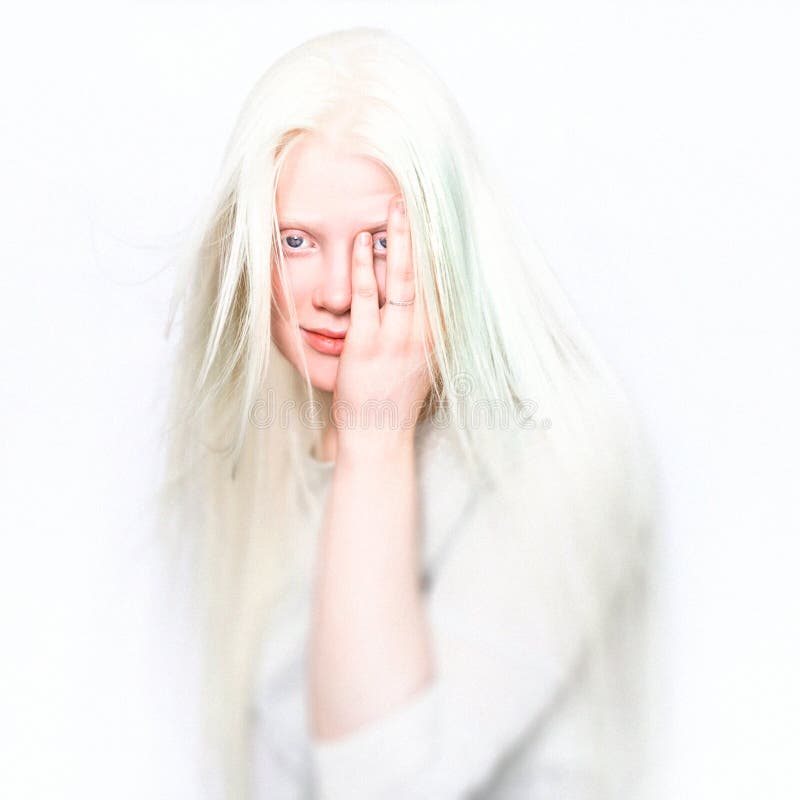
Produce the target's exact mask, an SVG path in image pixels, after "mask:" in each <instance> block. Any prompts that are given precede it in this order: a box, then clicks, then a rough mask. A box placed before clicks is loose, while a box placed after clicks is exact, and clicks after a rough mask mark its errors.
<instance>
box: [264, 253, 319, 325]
mask: <svg viewBox="0 0 800 800" xmlns="http://www.w3.org/2000/svg"><path fill="white" fill-rule="evenodd" d="M286 278H287V280H288V283H289V286H288V291H289V298H291V301H292V302H293V303H294V307H295V310H296V311H297V313H298V314H300V313H301V311H302V309H303V308H304V307H305V305H306V303H307V302H309V301H310V297H311V291H312V288H313V287H312V286H311V285H306V284H307V283H308V281H304V280H303V276H302V274H299V275H298V274H297V273H296V272H295V271H294V270H293V269H292V267H291V265H287V272H286ZM271 283H272V303H273V305H274V306H276V307H277V308H278V309H279V310H280V311H281V313H282V314H284V315H285V316H286V317H287V318H288V316H289V305H290V303H289V298H287V296H286V294H285V293H284V291H283V286H282V285H281V281H280V276H279V275H278V270H277V268H276V267H274V266H273V269H272V280H271Z"/></svg>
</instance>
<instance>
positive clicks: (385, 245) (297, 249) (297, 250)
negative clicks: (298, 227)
mask: <svg viewBox="0 0 800 800" xmlns="http://www.w3.org/2000/svg"><path fill="white" fill-rule="evenodd" d="M285 239H303V240H304V241H308V240H307V239H306V237H305V236H300V235H295V234H287V235H286V236H281V242H282V243H283V242H284V240H285ZM375 241H376V240H375V239H373V253H375V255H378V256H384V255H386V249H387V248H388V242H387V236H386V234H385V233H384V235H383V236H378V238H377V241H378V242H382V243H383V248H384V249H383V250H379V251H377V252H375V248H374V242H375ZM309 249H311V248H308V247H303V248H300V247H289V246H288V245H284V252H286V253H302V252H304V251H305V250H309Z"/></svg>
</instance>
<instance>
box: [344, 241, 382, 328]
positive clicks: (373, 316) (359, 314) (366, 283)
mask: <svg viewBox="0 0 800 800" xmlns="http://www.w3.org/2000/svg"><path fill="white" fill-rule="evenodd" d="M351 279H352V298H351V300H350V328H351V329H353V335H355V336H366V337H369V336H373V335H375V333H376V332H377V331H378V329H379V327H380V317H379V312H378V283H377V281H376V280H375V269H374V267H373V264H372V234H370V233H368V232H367V231H362V232H361V233H359V234H358V236H356V241H355V244H354V245H353V269H352V275H351Z"/></svg>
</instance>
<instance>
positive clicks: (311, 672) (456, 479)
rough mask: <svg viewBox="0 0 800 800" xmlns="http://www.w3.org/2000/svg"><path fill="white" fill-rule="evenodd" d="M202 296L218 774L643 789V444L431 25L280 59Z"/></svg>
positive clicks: (382, 791) (565, 794)
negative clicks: (638, 740)
mask: <svg viewBox="0 0 800 800" xmlns="http://www.w3.org/2000/svg"><path fill="white" fill-rule="evenodd" d="M176 300H177V302H176V306H175V311H174V312H173V313H175V312H177V310H178V308H180V309H181V310H182V315H181V321H182V326H181V338H180V349H179V351H178V358H177V362H176V365H175V386H174V393H173V406H172V412H171V413H172V416H171V419H172V424H171V426H170V428H169V436H170V458H169V462H168V465H169V472H168V475H167V480H166V483H165V490H164V498H165V513H164V517H163V518H164V522H165V525H168V526H169V529H170V530H171V531H173V532H175V533H177V535H178V536H179V537H183V538H184V539H185V540H190V541H191V542H192V543H193V544H194V545H195V547H194V548H193V550H192V553H193V556H194V558H193V561H192V562H191V563H192V564H193V567H194V569H193V574H194V576H195V578H196V581H195V583H194V589H195V596H196V598H197V599H198V606H197V609H198V612H199V614H200V617H201V619H202V622H203V632H204V642H205V644H206V647H205V648H204V654H205V662H204V663H205V665H206V671H205V675H206V676H207V683H206V684H205V687H206V688H205V692H204V696H203V702H204V707H205V710H206V711H207V712H208V713H207V715H206V720H207V726H206V729H207V733H208V734H209V736H208V737H207V741H208V743H209V749H208V753H209V756H211V758H210V759H209V760H208V761H207V763H208V765H209V766H208V771H207V774H208V782H209V787H210V795H213V796H219V797H225V798H245V797H253V798H262V797H263V798H275V799H277V798H282V799H286V800H288V799H289V798H324V800H356V799H357V798H369V800H378V799H380V798H387V799H388V798H392V799H393V800H395V799H396V800H400V798H426V799H430V800H460V799H461V798H467V797H471V798H472V797H481V798H491V800H507V799H508V798H539V797H548V798H550V797H559V798H590V797H591V798H595V797H623V796H624V797H626V798H627V797H631V796H633V795H632V792H633V790H634V776H635V774H636V770H635V766H636V762H635V759H634V754H633V751H632V749H631V743H632V741H633V739H635V728H633V722H634V716H633V715H632V713H631V712H632V710H635V705H636V704H635V702H634V703H631V702H625V703H623V702H622V700H623V697H624V698H625V699H626V700H628V701H630V700H636V696H637V695H636V686H637V683H638V682H637V681H636V680H635V679H636V678H637V677H638V669H639V667H638V662H637V661H636V660H635V658H634V656H635V654H636V651H635V649H634V647H633V644H635V643H636V641H637V638H638V637H637V636H636V635H635V634H637V633H638V632H640V630H641V626H640V624H639V621H638V619H637V616H636V614H633V613H632V612H633V611H635V610H636V608H637V605H636V604H637V603H638V602H640V600H641V588H642V586H643V580H642V579H643V576H644V573H645V567H646V563H647V559H646V553H647V548H646V544H647V538H648V537H647V533H648V530H649V526H650V519H651V515H652V502H651V478H650V475H651V473H650V471H649V467H648V464H649V462H648V458H647V450H646V448H643V447H642V443H641V442H642V439H641V436H640V434H639V432H638V428H637V425H636V422H635V416H634V415H633V414H632V412H631V409H630V408H629V405H628V402H627V400H626V398H625V394H624V392H623V391H622V390H621V389H620V387H619V386H618V384H617V382H616V380H615V379H614V376H613V375H612V373H611V371H610V370H609V369H608V367H607V366H606V365H605V364H604V362H603V360H602V359H601V358H600V356H599V355H598V354H597V352H596V351H595V349H594V347H593V346H592V344H591V342H590V341H589V339H588V337H587V336H586V335H585V334H584V332H583V331H582V329H581V327H580V325H579V323H578V321H577V320H576V318H575V316H574V315H573V313H572V311H571V310H570V308H569V304H568V302H567V301H566V299H565V297H564V295H563V294H562V292H561V291H560V289H559V287H558V285H557V283H556V281H555V280H554V278H553V276H552V275H551V274H550V272H549V271H548V269H547V267H546V266H545V265H544V263H543V262H542V260H541V258H539V257H538V256H537V255H536V251H535V249H534V245H533V243H532V242H531V241H530V240H529V239H528V237H527V235H526V232H525V229H524V227H523V226H522V225H520V224H519V222H517V221H516V219H515V217H514V215H513V213H512V210H511V209H510V208H509V207H508V206H507V205H506V204H504V203H503V202H501V200H500V199H499V197H498V196H497V194H496V193H494V192H493V190H492V189H491V188H490V185H489V182H488V181H487V178H486V176H485V174H484V172H483V170H482V169H481V167H480V165H479V163H478V161H477V160H476V155H475V152H474V147H473V146H472V144H471V141H470V137H469V134H468V131H467V127H466V125H465V123H464V121H463V120H462V118H461V116H460V114H459V111H458V109H457V107H456V105H455V104H454V102H453V101H452V99H450V97H449V96H448V93H447V91H446V89H445V88H444V87H443V86H442V84H441V82H440V81H439V80H438V79H437V78H436V76H435V75H434V74H433V73H432V72H431V70H430V68H429V67H427V66H426V64H425V63H424V62H423V61H422V59H420V57H419V56H418V55H417V54H416V53H415V52H414V50H413V49H411V48H410V47H409V46H408V45H407V44H406V43H405V42H403V41H402V40H401V39H399V38H397V37H396V36H393V35H391V34H389V33H386V32H385V31H381V30H375V29H368V28H358V29H352V30H347V31H340V32H335V33H331V34H328V35H325V36H320V37H317V38H315V39H313V40H311V41H308V42H306V43H305V44H303V45H302V46H300V47H298V48H296V49H295V50H293V51H291V52H290V53H288V54H286V55H284V56H283V57H282V58H281V59H279V60H278V61H277V62H276V63H275V64H274V65H273V66H272V67H271V68H270V69H269V70H268V72H267V73H266V74H265V75H264V76H263V77H262V78H261V80H260V81H259V82H258V84H257V85H256V86H255V88H254V89H253V91H252V93H251V95H250V97H249V98H248V100H247V102H246V104H245V107H244V109H243V111H242V114H241V117H240V119H239V121H238V124H237V126H236V129H235V131H234V134H233V137H232V139H231V142H230V145H229V148H228V151H227V154H226V157H225V160H224V164H223V165H222V169H221V172H220V178H219V182H218V184H217V186H216V188H215V190H214V192H213V194H212V197H211V202H210V204H209V207H208V209H207V210H206V212H205V213H204V214H203V215H202V216H201V217H200V220H199V222H198V227H197V232H196V237H195V239H194V241H193V242H192V244H191V247H190V248H189V258H188V259H187V261H186V269H185V271H184V273H183V281H182V283H181V285H180V286H179V290H178V293H177V295H176ZM166 501H168V502H166ZM167 512H169V513H167ZM615 687H617V688H620V687H621V689H622V691H620V692H615Z"/></svg>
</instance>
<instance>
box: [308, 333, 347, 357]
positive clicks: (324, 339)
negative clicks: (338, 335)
mask: <svg viewBox="0 0 800 800" xmlns="http://www.w3.org/2000/svg"><path fill="white" fill-rule="evenodd" d="M300 330H301V331H302V332H303V336H304V337H305V340H306V341H307V342H308V343H309V344H310V345H311V347H313V348H314V349H315V350H316V351H317V352H318V353H323V354H324V355H326V356H338V355H341V352H342V350H343V349H344V339H331V337H330V336H323V335H322V334H320V333H311V331H307V330H306V329H305V328H301V329H300Z"/></svg>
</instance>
